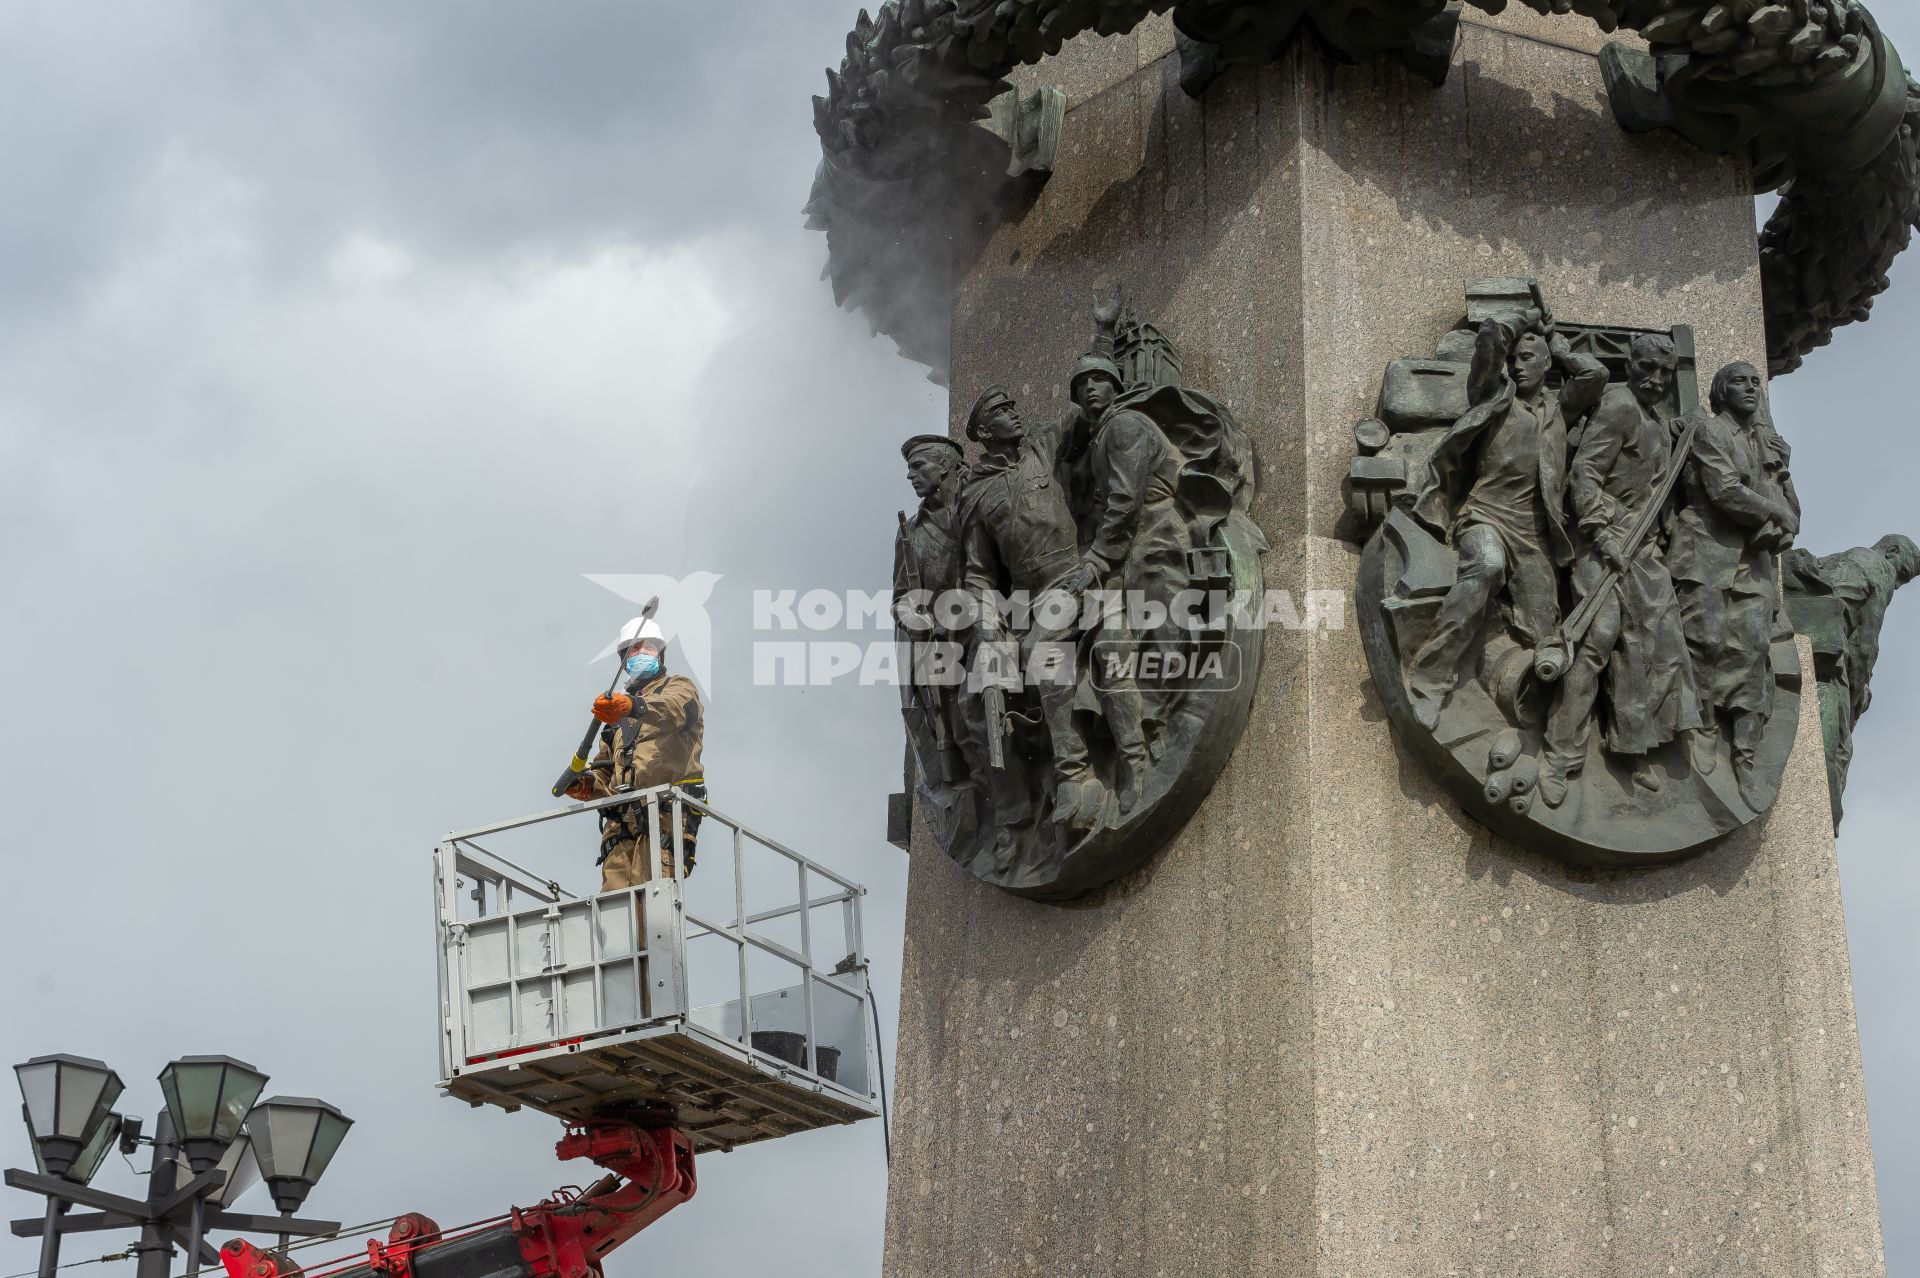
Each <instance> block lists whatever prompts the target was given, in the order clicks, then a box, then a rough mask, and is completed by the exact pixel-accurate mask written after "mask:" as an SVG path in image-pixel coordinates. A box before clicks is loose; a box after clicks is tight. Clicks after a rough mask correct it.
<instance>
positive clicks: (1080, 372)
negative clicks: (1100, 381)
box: [1067, 355, 1126, 396]
mask: <svg viewBox="0 0 1920 1278" xmlns="http://www.w3.org/2000/svg"><path fill="white" fill-rule="evenodd" d="M1096 373H1099V374H1104V375H1105V376H1107V377H1110V378H1112V379H1113V388H1114V389H1115V390H1119V389H1120V388H1121V387H1122V386H1124V385H1126V382H1125V381H1124V380H1123V379H1122V378H1121V376H1120V370H1119V369H1118V368H1117V367H1115V365H1114V362H1113V361H1112V360H1110V359H1108V358H1107V357H1106V356H1105V355H1082V356H1081V357H1080V362H1079V363H1078V364H1075V365H1074V366H1073V377H1072V379H1071V380H1069V381H1068V382H1067V394H1068V395H1069V396H1071V395H1073V394H1075V393H1076V392H1078V391H1079V389H1080V383H1081V382H1083V381H1085V380H1086V379H1087V378H1089V377H1092V376H1094V375H1095V374H1096Z"/></svg>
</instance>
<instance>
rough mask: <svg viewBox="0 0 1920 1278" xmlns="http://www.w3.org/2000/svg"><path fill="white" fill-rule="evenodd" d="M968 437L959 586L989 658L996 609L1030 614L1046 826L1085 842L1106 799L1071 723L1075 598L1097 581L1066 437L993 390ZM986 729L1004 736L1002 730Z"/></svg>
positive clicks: (1028, 662)
mask: <svg viewBox="0 0 1920 1278" xmlns="http://www.w3.org/2000/svg"><path fill="white" fill-rule="evenodd" d="M967 437H968V438H969V439H973V440H976V441H978V442H980V443H982V444H984V445H985V446H986V454H985V456H984V457H982V458H981V460H980V461H979V462H978V463H977V464H976V465H975V466H974V468H973V474H972V477H971V478H970V479H969V480H968V482H967V486H966V488H965V490H964V491H963V493H962V495H961V502H960V506H961V517H960V530H961V531H960V540H961V545H962V547H963V551H964V554H965V556H966V569H965V574H966V586H967V590H968V592H969V593H970V594H972V595H973V596H974V597H975V599H976V600H977V601H978V603H979V614H980V634H979V639H980V644H981V647H982V648H983V649H987V648H988V647H989V645H991V646H992V648H993V650H995V651H997V650H999V648H1000V647H1001V646H1002V645H1003V644H1005V640H1006V623H1005V619H1004V618H1002V617H1001V616H1000V610H999V606H998V603H997V602H996V601H997V599H998V598H1000V597H1004V596H1005V595H1007V594H1011V593H1015V592H1018V593H1021V594H1024V595H1025V596H1026V597H1027V599H1028V600H1029V601H1030V605H1031V606H1030V611H1031V614H1032V615H1031V624H1030V625H1029V626H1028V628H1027V630H1026V632H1025V633H1024V634H1022V635H1020V636H1019V637H1018V651H1019V658H1020V664H1021V668H1022V670H1023V671H1027V672H1034V673H1040V672H1044V673H1041V677H1038V678H1036V679H1033V680H1031V683H1032V684H1033V687H1032V691H1033V692H1034V694H1035V695H1036V697H1037V698H1038V700H1039V702H1040V712H1041V718H1042V720H1043V721H1044V722H1045V724H1046V729H1047V737H1048V739H1049V741H1050V742H1051V745H1052V751H1053V766H1054V772H1055V774H1056V780H1057V783H1058V784H1057V788H1056V789H1055V791H1054V806H1053V813H1052V817H1053V820H1054V821H1055V822H1056V823H1058V824H1060V825H1062V826H1063V827H1065V828H1066V829H1067V830H1068V831H1070V832H1073V833H1077V834H1084V833H1086V832H1087V831H1089V830H1091V829H1092V828H1093V825H1094V823H1095V822H1096V821H1097V820H1098V819H1099V816H1100V813H1101V810H1102V808H1104V807H1105V805H1106V797H1107V790H1106V787H1105V786H1104V785H1103V784H1101V782H1100V779H1099V778H1098V777H1097V776H1095V775H1094V772H1093V768H1092V766H1091V764H1090V763H1089V760H1088V754H1087V740H1086V736H1085V734H1084V733H1083V732H1082V731H1081V729H1080V726H1079V724H1078V723H1076V722H1075V719H1074V699H1075V693H1076V690H1077V686H1078V679H1077V663H1076V662H1075V661H1074V642H1075V640H1076V638H1077V636H1078V634H1079V629H1080V626H1079V609H1080V597H1081V596H1082V595H1084V594H1085V593H1086V591H1087V590H1088V589H1089V588H1091V587H1092V586H1093V584H1094V581H1095V576H1096V574H1095V571H1094V569H1093V568H1092V567H1091V566H1090V565H1089V564H1088V563H1087V562H1086V561H1084V560H1083V559H1082V558H1081V556H1080V549H1079V545H1078V543H1077V541H1076V539H1075V534H1076V529H1075V526H1074V519H1073V512H1072V510H1071V509H1070V508H1069V506H1068V503H1067V491H1066V490H1067V484H1066V482H1065V481H1066V473H1065V472H1066V458H1065V457H1064V456H1063V455H1062V451H1061V447H1062V441H1063V432H1062V431H1061V430H1060V428H1059V427H1058V426H1035V427H1029V426H1028V425H1027V424H1026V423H1025V422H1024V421H1023V420H1022V419H1021V417H1020V414H1019V413H1018V412H1016V411H1015V406H1014V400H1013V397H1012V396H1011V395H1009V394H1008V393H1007V392H1006V390H1005V389H1004V388H1002V387H999V386H990V387H988V388H987V389H986V390H985V391H982V392H981V394H980V397H979V398H978V399H977V400H975V401H974V404H973V410H972V411H971V412H970V413H968V414H967ZM986 727H987V730H988V731H990V732H1002V731H1004V728H1005V725H1004V724H996V723H988V724H987V725H986ZM1008 762H1009V763H1011V762H1012V756H1011V755H1009V756H1008ZM995 824H996V825H998V826H1000V827H1001V828H1000V833H999V835H998V837H997V840H996V844H995V859H996V861H999V862H1001V863H1003V864H1004V863H1006V862H1007V861H1008V860H1009V859H1010V858H1011V856H1012V855H1013V851H1014V848H1015V840H1014V838H1013V836H1012V833H1011V831H1010V829H1009V828H1008V826H1009V823H1008V822H1006V821H1004V820H1001V819H1000V818H999V817H998V816H997V815H996V818H995Z"/></svg>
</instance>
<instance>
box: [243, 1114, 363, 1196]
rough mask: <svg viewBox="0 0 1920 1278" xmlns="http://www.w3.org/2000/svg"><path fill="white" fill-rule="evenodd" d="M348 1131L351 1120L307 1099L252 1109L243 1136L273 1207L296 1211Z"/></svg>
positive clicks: (351, 1124)
mask: <svg viewBox="0 0 1920 1278" xmlns="http://www.w3.org/2000/svg"><path fill="white" fill-rule="evenodd" d="M351 1126H353V1120H352V1119H351V1118H348V1117H347V1116H346V1115H345V1114H343V1113H341V1112H340V1111H339V1110H337V1109H335V1108H334V1107H333V1106H331V1105H329V1104H327V1103H326V1102H325V1101H323V1100H314V1099H313V1098H312V1097H310V1096H275V1097H273V1098H272V1099H271V1100H264V1101H261V1102H260V1103H259V1104H258V1105H256V1106H254V1108H253V1113H252V1114H250V1115H248V1116H247V1132H248V1134H249V1135H250V1136H251V1137H252V1139H253V1154H254V1157H255V1158H256V1159H257V1160H258V1161H259V1163H260V1174H261V1175H262V1176H264V1177H266V1180H267V1189H268V1190H270V1191H271V1192H272V1194H273V1205H274V1206H275V1207H278V1208H279V1209H280V1210H281V1211H282V1212H289V1213H291V1212H296V1211H299V1210H300V1204H301V1203H303V1202H305V1201H306V1200H307V1195H308V1194H309V1193H311V1192H313V1184H314V1182H315V1181H317V1180H319V1179H320V1174H321V1173H322V1172H324V1171H326V1170H327V1164H328V1163H330V1162H332V1161H333V1154H334V1151H335V1150H337V1149H339V1148H340V1142H341V1140H342V1139H343V1138H345V1136H346V1134H347V1128H349V1127H351Z"/></svg>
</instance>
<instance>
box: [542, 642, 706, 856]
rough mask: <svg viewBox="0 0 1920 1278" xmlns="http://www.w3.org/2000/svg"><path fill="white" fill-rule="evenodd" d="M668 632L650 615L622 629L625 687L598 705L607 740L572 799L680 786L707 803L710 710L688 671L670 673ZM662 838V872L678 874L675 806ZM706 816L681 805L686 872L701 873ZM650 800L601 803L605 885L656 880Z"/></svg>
mask: <svg viewBox="0 0 1920 1278" xmlns="http://www.w3.org/2000/svg"><path fill="white" fill-rule="evenodd" d="M666 650H667V636H666V632H665V631H663V630H661V629H660V626H659V625H658V623H656V622H655V621H653V620H652V619H651V618H649V617H635V618H634V619H633V620H632V621H629V622H628V623H627V624H626V625H624V626H622V627H621V628H620V640H619V645H618V648H617V651H618V653H619V656H620V661H621V664H622V665H623V666H625V668H626V672H627V682H626V691H625V692H616V693H613V694H612V695H610V696H602V697H600V698H598V699H597V700H595V701H594V703H593V717H594V718H595V719H597V720H599V721H600V723H601V725H602V726H601V728H600V746H599V749H598V750H597V751H596V752H595V754H594V757H593V766H592V767H590V768H588V769H587V770H586V771H584V772H582V773H581V774H580V779H579V780H578V781H576V782H574V784H573V785H572V787H571V788H569V789H568V790H567V792H566V793H567V795H568V797H569V798H574V799H579V800H582V801H585V800H589V799H604V798H606V797H607V796H608V795H611V794H617V793H620V792H622V791H642V790H650V789H652V788H654V787H655V786H662V785H677V786H679V787H680V788H681V789H682V790H685V791H686V792H687V793H688V794H691V795H692V796H693V797H695V798H696V799H699V800H701V801H702V802H705V800H706V797H707V786H706V777H705V775H704V774H703V773H702V772H701V768H700V738H701V730H702V728H703V726H704V722H705V717H706V714H705V709H704V707H703V706H702V705H701V704H700V693H699V690H698V689H696V688H695V687H694V686H693V680H691V679H689V678H687V677H686V676H684V675H677V674H668V673H667V667H666ZM659 813H660V821H659V823H660V830H659V837H658V839H657V840H656V843H657V846H658V849H659V854H660V877H661V878H663V879H670V878H672V877H673V834H674V830H673V827H674V821H673V810H672V807H671V805H669V804H661V805H660V806H659ZM699 829H700V814H699V813H698V812H696V811H695V810H694V809H692V808H691V807H683V808H682V809H681V831H680V848H681V855H682V857H683V858H684V862H685V870H686V873H688V874H691V873H693V851H694V836H695V835H696V834H697V833H698V831H699ZM646 836H647V805H646V804H644V803H636V804H632V805H630V806H618V805H615V806H612V807H606V808H602V809H600V890H601V891H602V892H611V891H613V890H614V889H616V888H625V887H634V886H636V885H638V884H641V883H645V882H646V881H647V878H648V874H647V862H646V860H645V855H646V853H645V851H644V849H645V848H646V845H647V837H646Z"/></svg>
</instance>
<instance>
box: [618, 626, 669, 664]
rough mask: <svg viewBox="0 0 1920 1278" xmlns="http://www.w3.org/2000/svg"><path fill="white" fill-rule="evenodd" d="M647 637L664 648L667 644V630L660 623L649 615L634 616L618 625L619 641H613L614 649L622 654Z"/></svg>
mask: <svg viewBox="0 0 1920 1278" xmlns="http://www.w3.org/2000/svg"><path fill="white" fill-rule="evenodd" d="M648 639H651V640H653V641H654V642H656V643H658V644H659V645H660V646H661V647H663V648H664V647H666V645H667V632H666V631H664V630H662V629H661V628H660V623H659V622H657V621H655V620H653V618H651V617H635V618H634V619H633V620H632V621H629V622H628V623H627V624H626V625H624V626H622V627H620V638H619V641H618V642H617V643H615V645H614V649H615V651H617V652H619V653H621V654H623V655H624V654H625V653H626V651H627V649H629V648H632V647H634V646H636V645H638V644H640V643H641V642H643V641H645V640H648Z"/></svg>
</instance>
